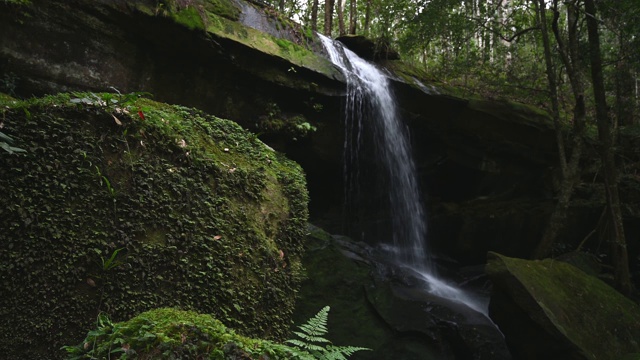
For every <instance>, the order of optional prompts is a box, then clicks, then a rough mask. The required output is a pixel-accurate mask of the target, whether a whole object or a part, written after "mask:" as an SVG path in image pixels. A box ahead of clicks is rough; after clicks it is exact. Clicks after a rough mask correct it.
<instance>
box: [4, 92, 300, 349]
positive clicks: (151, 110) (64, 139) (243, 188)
mask: <svg viewBox="0 0 640 360" xmlns="http://www.w3.org/2000/svg"><path fill="white" fill-rule="evenodd" d="M0 109H1V110H0V112H2V116H1V119H2V126H3V128H2V132H3V133H5V134H7V135H9V136H11V137H12V138H13V139H14V141H15V146H16V147H20V148H23V149H25V150H26V152H25V153H23V154H19V155H17V154H14V155H10V154H8V153H6V152H4V151H0V168H1V169H3V170H2V171H0V189H2V196H0V229H2V230H1V231H0V243H1V244H2V246H0V257H1V258H2V259H5V260H4V261H3V262H2V264H0V288H1V289H2V290H1V292H2V294H3V296H0V320H1V321H0V349H2V353H3V357H5V358H7V359H42V358H61V356H62V354H61V351H60V350H59V349H60V347H61V346H62V345H65V344H66V345H68V344H74V343H77V342H78V341H80V340H81V339H82V337H83V336H84V334H86V331H87V330H88V329H90V328H92V327H93V326H92V324H94V323H95V321H96V317H97V316H98V314H100V313H102V312H104V313H106V314H108V315H109V316H110V317H111V318H112V319H113V320H114V321H122V320H125V319H128V318H130V317H132V316H133V315H136V314H138V313H140V312H143V311H147V310H149V309H153V308H157V307H162V306H172V307H179V308H183V309H191V310H194V311H198V312H202V313H207V314H212V315H214V316H215V317H216V318H218V319H220V320H222V321H224V322H225V323H226V324H227V325H229V326H233V328H235V329H236V330H237V331H239V332H240V333H242V334H245V335H252V336H257V337H263V338H272V339H283V338H286V337H287V336H288V331H289V323H290V319H291V313H292V311H293V305H294V303H295V294H296V292H297V291H298V288H299V280H300V278H301V274H302V272H301V266H300V256H301V252H302V242H303V240H304V231H305V230H306V227H305V222H306V218H307V215H308V212H307V202H308V196H307V191H306V188H305V180H304V175H303V173H302V171H301V169H300V167H299V166H298V165H297V164H295V163H294V162H292V161H290V160H288V159H286V158H285V157H284V156H282V155H281V154H278V153H276V152H274V151H273V150H272V149H270V148H269V147H267V146H266V145H264V144H263V143H262V142H261V141H260V140H257V139H256V138H255V136H254V135H253V134H251V133H249V132H246V131H244V130H242V129H241V128H240V127H239V126H238V125H237V124H236V123H234V122H232V121H228V120H222V119H219V118H215V117H213V116H210V115H207V114H205V113H202V112H201V111H198V110H195V109H191V108H186V107H183V106H171V105H167V104H163V103H158V102H154V101H151V100H148V99H144V98H139V96H138V95H137V94H129V95H118V94H112V93H109V94H107V93H100V94H95V93H83V94H78V93H75V94H73V95H69V94H60V95H57V96H55V97H54V96H49V97H46V98H39V99H33V100H30V101H28V102H15V101H10V102H9V103H3V104H2V106H1V107H0Z"/></svg>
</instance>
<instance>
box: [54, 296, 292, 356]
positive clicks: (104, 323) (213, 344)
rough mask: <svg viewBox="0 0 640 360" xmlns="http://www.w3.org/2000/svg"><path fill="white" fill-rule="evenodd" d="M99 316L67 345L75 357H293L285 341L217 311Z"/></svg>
mask: <svg viewBox="0 0 640 360" xmlns="http://www.w3.org/2000/svg"><path fill="white" fill-rule="evenodd" d="M99 321H100V324H99V325H100V326H99V327H98V328H97V329H96V330H92V331H91V332H89V334H88V336H87V338H86V339H85V340H84V341H83V343H82V344H80V345H78V346H75V347H66V350H67V351H68V352H69V354H70V357H71V358H86V357H92V358H108V357H110V356H120V355H121V354H127V355H128V356H132V357H134V358H141V359H151V358H153V359H175V358H188V359H228V358H240V357H241V358H243V359H258V358H261V359H262V358H264V357H268V358H275V359H278V358H279V359H283V358H291V357H292V355H291V354H290V352H289V351H288V348H287V347H286V346H282V345H279V344H275V343H272V342H270V341H266V340H259V339H251V338H248V337H245V336H241V335H238V334H236V333H235V332H234V331H232V330H230V329H228V328H227V327H225V326H224V325H223V324H222V323H221V322H220V321H218V320H217V319H215V318H213V317H212V316H210V315H204V314H198V313H196V312H192V311H182V310H178V309H172V308H162V309H156V310H151V311H147V312H144V313H142V314H140V315H138V316H136V317H134V318H132V319H131V320H128V321H125V322H121V323H116V324H113V323H111V322H110V321H109V320H108V319H106V318H104V317H101V318H100V320H99ZM85 344H86V345H85Z"/></svg>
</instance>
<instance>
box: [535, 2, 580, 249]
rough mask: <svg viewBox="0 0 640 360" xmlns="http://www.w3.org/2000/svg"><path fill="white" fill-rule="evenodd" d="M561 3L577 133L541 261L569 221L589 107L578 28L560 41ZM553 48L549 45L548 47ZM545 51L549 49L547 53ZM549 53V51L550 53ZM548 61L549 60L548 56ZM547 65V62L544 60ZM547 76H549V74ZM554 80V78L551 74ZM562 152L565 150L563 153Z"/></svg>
mask: <svg viewBox="0 0 640 360" xmlns="http://www.w3.org/2000/svg"><path fill="white" fill-rule="evenodd" d="M538 1H539V2H538V6H539V10H540V16H541V18H542V19H544V20H546V10H545V7H544V0H538ZM575 10H576V9H569V10H568V18H569V19H574V17H573V16H572V15H570V13H572V12H573V11H575ZM559 16H560V14H559V12H558V1H557V0H554V1H553V23H552V24H553V26H552V27H553V33H554V37H555V39H556V42H557V45H558V51H559V52H560V55H561V59H562V63H563V64H564V66H565V68H566V72H567V76H568V77H569V82H570V84H571V90H572V93H573V97H574V101H575V104H574V108H573V126H574V129H575V132H574V135H573V141H572V148H571V157H570V159H569V163H568V164H567V166H566V167H565V171H564V172H563V174H562V180H561V184H560V189H559V194H558V200H557V202H556V206H555V207H554V209H553V212H552V213H551V216H550V218H549V222H548V223H547V226H546V227H545V230H544V232H543V234H542V238H541V239H540V243H538V246H537V247H536V249H535V250H534V252H533V257H534V258H536V259H541V258H544V257H546V256H548V255H549V254H550V252H551V249H552V247H553V244H554V243H555V241H556V238H557V236H558V233H559V232H560V230H561V229H562V226H563V225H564V223H565V219H566V217H567V209H568V208H569V204H570V202H571V195H572V194H573V188H574V187H575V185H576V183H577V182H578V181H579V174H580V167H579V164H580V159H581V157H582V146H583V141H582V138H583V136H584V128H585V126H584V123H585V118H586V105H585V98H584V88H585V86H584V81H583V79H582V76H581V69H582V65H581V62H580V57H579V56H578V45H579V44H578V36H577V34H576V32H577V27H575V26H571V24H570V26H569V30H570V31H569V36H568V40H569V41H568V43H567V44H566V45H565V43H564V40H563V39H562V37H561V31H560V29H559V25H558V19H559ZM549 45H550V44H549ZM545 50H546V49H545ZM549 50H550V49H549ZM545 57H546V56H545ZM545 61H546V60H545ZM547 74H548V73H547ZM552 77H554V76H553V74H552ZM551 83H554V84H555V77H554V79H553V80H550V84H551ZM560 151H562V150H560Z"/></svg>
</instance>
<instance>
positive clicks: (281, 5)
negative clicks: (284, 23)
mask: <svg viewBox="0 0 640 360" xmlns="http://www.w3.org/2000/svg"><path fill="white" fill-rule="evenodd" d="M278 10H279V11H280V12H281V13H283V12H284V0H278Z"/></svg>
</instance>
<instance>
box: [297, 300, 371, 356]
mask: <svg viewBox="0 0 640 360" xmlns="http://www.w3.org/2000/svg"><path fill="white" fill-rule="evenodd" d="M329 310H330V307H329V306H325V307H324V308H322V309H321V310H320V311H319V312H318V313H317V314H316V315H315V316H314V317H312V318H311V319H309V320H308V321H307V322H306V323H305V324H302V325H300V326H298V329H300V330H301V331H294V332H293V333H294V334H295V335H296V336H298V338H299V339H290V340H287V341H285V343H287V344H291V345H292V346H293V347H292V348H291V349H294V350H293V351H292V355H294V356H295V358H296V359H298V360H347V357H348V356H351V355H352V354H354V353H355V352H357V351H361V350H371V349H368V348H363V347H357V346H334V345H331V341H329V340H327V339H326V338H325V337H324V335H326V334H327V333H328V332H329V330H327V319H328V318H329Z"/></svg>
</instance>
